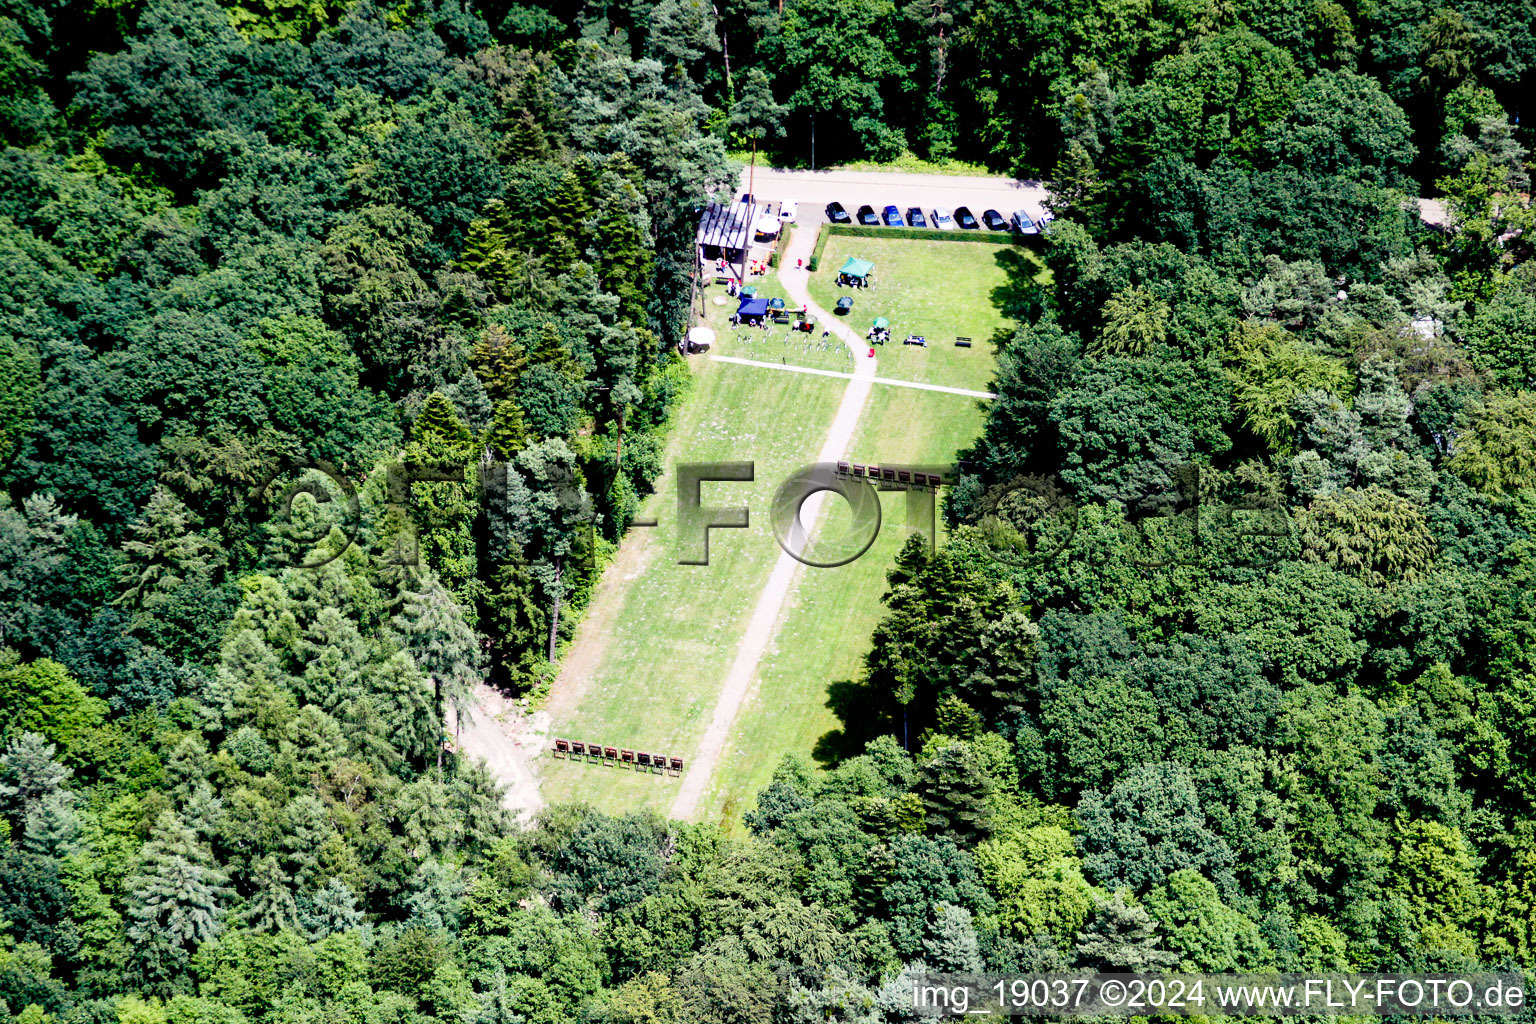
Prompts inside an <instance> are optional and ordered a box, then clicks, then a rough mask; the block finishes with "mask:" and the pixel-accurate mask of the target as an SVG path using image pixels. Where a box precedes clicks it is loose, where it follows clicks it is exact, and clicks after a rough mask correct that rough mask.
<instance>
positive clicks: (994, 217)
mask: <svg viewBox="0 0 1536 1024" xmlns="http://www.w3.org/2000/svg"><path fill="white" fill-rule="evenodd" d="M981 222H982V223H983V224H985V225H986V226H987V230H988V231H1007V230H1008V222H1007V221H1005V220H1003V215H1002V214H1000V213H998V212H997V211H996V210H986V211H984V212H983V213H982V215H981Z"/></svg>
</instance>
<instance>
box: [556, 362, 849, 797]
mask: <svg viewBox="0 0 1536 1024" xmlns="http://www.w3.org/2000/svg"><path fill="white" fill-rule="evenodd" d="M694 370H695V373H696V375H697V379H696V381H695V385H694V388H693V390H692V392H691V393H690V394H689V395H688V397H687V398H686V399H685V403H684V407H683V408H682V409H681V410H680V411H679V414H678V419H677V422H676V424H675V425H674V427H673V434H672V442H671V444H670V446H669V454H668V461H667V467H666V473H665V475H664V476H663V477H662V478H661V480H659V481H658V485H659V487H658V492H657V493H656V494H655V495H653V496H652V497H651V498H650V499H649V500H648V501H647V502H646V503H645V506H644V509H643V511H642V513H641V515H642V518H645V517H649V518H653V519H655V520H657V521H658V523H659V525H658V526H655V527H648V528H637V530H638V529H644V530H649V531H651V532H652V533H653V536H651V537H649V538H639V537H632V538H630V539H629V540H628V541H627V543H633V542H636V541H643V542H644V543H646V544H647V545H648V557H647V558H646V560H645V561H644V563H643V565H642V566H641V568H640V569H639V571H638V572H636V573H635V575H634V578H633V579H632V580H626V581H621V582H622V583H623V585H624V586H623V592H622V595H621V597H620V600H621V602H622V607H621V608H620V609H619V611H618V613H617V615H616V616H614V618H613V620H612V627H611V631H610V634H609V635H608V636H607V637H606V646H605V650H604V652H603V655H602V657H601V659H600V663H599V664H597V665H596V666H595V668H594V669H593V670H592V675H591V678H590V679H588V680H587V681H586V684H585V692H584V695H583V697H582V699H581V701H580V703H579V705H578V706H577V707H576V708H575V709H574V711H573V712H572V713H571V714H570V715H569V716H567V717H563V718H559V719H557V720H555V721H554V722H553V723H552V726H551V733H552V735H554V736H565V737H570V738H573V739H578V740H582V741H583V742H593V741H596V742H600V743H604V744H608V745H612V746H616V747H628V748H631V749H639V750H644V751H647V752H653V753H664V754H669V755H671V754H675V755H677V756H680V757H684V758H691V757H692V756H693V753H694V750H695V749H696V747H697V745H698V741H699V738H700V736H701V735H702V733H703V731H704V729H705V727H706V726H707V725H708V723H709V719H710V716H711V713H712V712H713V710H714V705H715V695H716V690H717V688H718V686H719V685H720V683H721V682H722V681H723V680H724V678H725V674H726V670H727V669H728V668H729V666H730V662H731V660H732V658H733V657H734V656H735V653H736V644H737V641H738V640H739V638H740V636H741V634H742V632H743V631H744V630H745V628H746V623H747V619H748V618H749V617H750V616H751V613H752V609H753V606H754V605H755V603H756V601H757V595H758V592H759V591H760V590H761V589H762V587H763V584H764V582H765V581H766V580H767V577H768V573H769V571H770V569H771V568H772V566H773V563H774V560H775V559H776V558H777V557H778V554H779V546H778V544H777V543H776V542H775V540H774V538H773V534H772V531H771V529H770V527H769V518H768V510H769V504H770V499H771V497H772V494H773V492H774V490H775V489H776V488H777V487H778V485H779V484H780V483H781V482H782V481H783V480H784V478H785V477H786V476H788V474H789V473H790V472H791V471H792V470H794V469H796V468H798V467H800V466H802V465H805V464H807V463H810V462H813V461H815V458H816V455H817V453H818V452H819V450H820V448H821V444H822V441H823V438H824V437H825V435H826V431H827V427H828V425H829V424H830V423H831V421H832V418H833V415H834V414H835V412H836V410H837V405H838V402H839V401H840V400H841V398H842V394H843V388H844V387H845V382H843V381H841V380H836V379H833V378H825V377H811V376H807V375H805V374H795V373H776V372H774V371H771V370H763V369H758V368H755V367H746V366H736V365H732V364H729V363H716V362H711V361H709V360H708V358H707V357H704V358H699V357H695V361H694ZM724 461H752V462H755V463H756V480H755V481H754V482H752V483H705V484H704V485H703V491H702V500H703V503H704V504H706V505H731V506H734V505H745V506H747V507H748V509H749V510H750V512H749V515H750V521H751V525H750V527H749V528H748V529H745V530H711V531H710V544H709V559H710V563H709V565H707V566H700V565H679V564H678V563H677V559H678V545H677V529H676V527H677V516H676V508H677V496H676V490H675V477H674V474H673V467H674V466H675V465H676V464H677V463H679V462H724ZM581 628H583V629H585V628H587V624H583V626H582V627H581ZM540 766H541V767H540V774H541V778H542V790H543V794H544V798H545V799H546V800H547V801H549V802H552V803H554V802H562V801H578V800H579V801H585V802H588V803H591V804H593V805H594V806H596V807H599V808H601V809H604V810H608V811H614V812H618V811H623V810H627V809H630V808H635V807H651V808H654V809H655V810H658V811H660V812H662V813H665V812H666V810H667V808H668V807H669V806H670V804H671V802H672V799H673V798H674V796H675V795H676V792H677V786H678V781H677V780H676V779H673V778H670V777H663V776H660V775H644V774H640V773H636V772H631V771H624V770H620V769H617V768H611V767H606V766H604V765H600V764H589V763H585V762H571V761H563V760H560V759H557V758H552V757H547V756H546V757H544V758H542V759H541V761H540Z"/></svg>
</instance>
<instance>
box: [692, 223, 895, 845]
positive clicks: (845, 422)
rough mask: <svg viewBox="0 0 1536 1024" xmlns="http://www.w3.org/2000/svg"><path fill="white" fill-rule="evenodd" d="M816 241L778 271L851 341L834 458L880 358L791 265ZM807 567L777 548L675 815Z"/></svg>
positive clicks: (794, 240) (702, 776) (811, 504)
mask: <svg viewBox="0 0 1536 1024" xmlns="http://www.w3.org/2000/svg"><path fill="white" fill-rule="evenodd" d="M815 242H816V230H815V228H814V227H813V226H811V225H807V226H805V227H803V228H797V229H796V230H795V233H794V235H793V237H791V239H790V244H789V247H788V248H787V250H786V251H785V257H784V264H783V265H784V266H785V268H786V269H785V270H783V271H780V273H779V280H780V281H782V282H783V283H784V288H785V290H786V291H788V292H789V297H790V298H791V299H792V300H793V301H795V302H799V303H804V304H805V305H806V306H807V308H808V309H809V311H810V313H811V315H812V316H813V317H815V318H816V320H817V321H819V322H820V323H821V324H822V325H823V326H825V327H826V328H827V329H829V330H831V331H832V333H833V334H835V335H837V336H838V337H839V338H840V339H842V341H843V344H845V345H847V346H848V349H849V351H851V352H852V353H853V377H852V379H850V380H849V381H848V387H847V388H846V389H845V390H844V391H843V399H842V402H841V403H840V404H839V405H838V407H837V415H836V416H834V417H833V418H832V425H831V427H830V428H828V430H827V436H826V439H825V440H824V441H823V442H822V445H821V451H820V453H819V454H818V455H817V456H816V460H817V461H818V462H835V461H837V460H838V459H841V458H843V457H844V456H845V455H846V454H847V453H848V450H849V447H850V446H851V445H852V443H853V433H854V430H855V429H857V427H858V425H859V417H860V416H861V415H862V414H863V412H864V405H865V402H866V401H867V400H868V398H869V393H870V390H871V387H872V385H873V383H874V379H875V368H876V361H875V359H874V358H873V357H871V356H870V354H869V352H870V348H869V344H868V342H866V341H865V340H864V339H863V338H860V337H859V336H858V335H857V334H855V333H854V332H853V331H852V330H850V329H849V328H848V327H846V326H844V325H843V324H842V323H841V322H840V321H838V320H837V319H835V318H834V317H833V316H832V315H831V314H830V313H828V312H827V311H826V310H824V309H822V308H821V307H820V306H818V305H816V303H815V302H813V301H812V300H811V296H810V292H809V290H808V289H807V287H806V286H807V280H808V275H807V273H806V272H805V271H804V270H795V269H793V267H794V264H795V261H796V260H797V259H803V260H809V258H810V254H811V249H812V247H813V246H814V245H815ZM825 497H826V495H825V493H820V494H814V495H812V496H811V497H810V498H809V499H808V500H807V501H806V502H805V504H804V505H803V506H802V507H801V510H800V519H801V522H803V523H813V524H814V523H815V522H816V520H817V515H818V513H819V512H820V511H821V504H822V500H823V499H824V498H825ZM804 569H805V567H804V566H803V565H801V564H800V562H798V561H797V560H796V559H795V558H793V557H792V556H791V555H789V554H788V553H787V552H784V551H780V552H779V559H778V561H777V562H775V563H774V565H773V571H772V572H771V573H769V575H768V582H767V583H765V584H764V585H763V589H762V592H761V593H759V594H758V597H757V604H756V605H755V606H754V607H753V609H752V617H751V619H749V620H748V622H747V629H746V632H745V633H743V634H742V637H741V642H740V645H739V646H738V647H737V648H736V657H735V659H734V660H733V661H732V662H731V668H730V671H729V672H727V673H726V676H725V681H724V682H723V683H722V684H721V686H720V695H719V697H718V699H717V700H716V701H715V711H714V715H713V717H712V718H711V719H710V722H709V727H708V728H707V729H706V730H705V731H704V736H703V737H702V738H701V739H700V740H699V746H698V749H697V750H696V751H695V752H694V755H693V758H692V760H690V761H689V763H688V770H687V771H686V772H684V773H683V780H682V785H681V786H680V787H679V789H678V792H677V798H676V799H675V800H674V801H673V802H672V810H671V816H672V817H673V818H683V819H688V818H692V817H693V815H694V813H695V812H696V811H697V810H698V806H699V800H700V799H701V798H702V797H703V796H704V792H705V790H706V789H707V788H708V786H709V781H710V779H711V778H712V777H713V776H714V773H715V766H716V765H717V764H719V762H720V755H721V753H722V752H723V751H724V750H725V744H726V741H727V740H728V739H729V738H730V735H731V727H732V726H733V725H734V724H735V722H736V716H737V715H738V714H739V713H740V711H741V706H742V704H744V703H745V702H746V699H747V696H748V695H749V694H750V693H751V692H752V686H753V684H754V683H756V682H757V666H758V663H759V662H761V661H762V658H763V652H764V651H766V650H767V649H768V643H769V641H771V640H772V639H773V637H774V635H775V634H776V633H777V632H778V629H779V623H780V620H781V619H782V618H783V615H784V612H785V609H786V606H787V604H788V601H789V595H790V594H791V593H793V592H794V585H795V581H796V580H797V579H798V578H799V575H800V573H801V572H802V571H804Z"/></svg>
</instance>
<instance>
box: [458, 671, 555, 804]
mask: <svg viewBox="0 0 1536 1024" xmlns="http://www.w3.org/2000/svg"><path fill="white" fill-rule="evenodd" d="M457 732H458V748H459V752H460V753H461V754H463V755H465V756H467V757H469V758H471V759H472V760H483V761H484V762H485V764H486V767H487V768H489V769H490V771H491V775H492V776H493V777H494V778H495V779H496V781H497V782H499V783H500V784H501V785H503V786H505V787H506V793H505V794H503V796H502V799H501V805H502V806H503V807H505V808H506V809H507V810H509V811H511V812H512V813H513V814H515V815H517V820H518V822H519V824H522V825H527V824H528V823H529V822H530V821H532V820H533V816H534V815H535V814H537V813H538V811H539V808H541V807H543V806H544V798H543V797H542V796H540V795H539V782H538V779H537V778H536V777H535V776H534V773H533V768H532V762H533V759H534V758H536V757H537V756H538V755H539V753H540V751H542V750H543V749H544V743H545V740H546V738H547V737H548V735H549V714H548V713H547V712H543V711H540V712H537V713H535V714H532V715H529V714H527V713H525V712H524V711H523V709H522V708H520V707H518V706H517V704H516V703H514V702H513V701H510V700H508V699H507V698H506V697H504V696H503V695H502V694H500V693H499V692H497V691H496V690H494V689H492V688H491V687H489V686H487V685H486V684H484V683H481V684H480V685H479V687H477V688H476V689H475V710H474V713H473V718H472V719H471V720H469V721H466V722H464V723H463V724H462V726H459V727H458V728H457Z"/></svg>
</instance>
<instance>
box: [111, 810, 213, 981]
mask: <svg viewBox="0 0 1536 1024" xmlns="http://www.w3.org/2000/svg"><path fill="white" fill-rule="evenodd" d="M228 884H229V878H228V876H227V875H226V874H225V873H224V872H223V871H222V870H221V869H220V868H219V867H218V865H217V864H216V863H215V862H214V859H213V856H212V854H211V853H210V852H209V851H208V849H207V848H206V847H205V846H203V845H202V844H201V843H199V842H198V841H197V837H196V836H195V835H194V834H193V832H192V830H191V829H189V828H187V826H186V825H184V824H182V822H181V819H179V818H178V817H177V816H176V815H175V813H174V812H171V811H164V812H162V813H161V815H160V817H159V818H157V819H156V820H155V824H154V828H153V830H152V831H151V832H150V838H149V842H147V843H145V844H144V848H143V850H141V851H140V853H139V859H138V866H137V870H136V872H135V873H134V875H133V876H132V877H130V878H129V879H128V880H127V883H126V885H127V891H128V894H129V898H128V914H127V917H128V922H127V934H128V939H129V941H130V942H131V943H132V944H133V945H132V965H133V968H134V971H135V973H136V975H137V977H138V978H139V982H140V985H141V987H142V988H143V989H144V990H145V991H147V992H151V993H155V994H159V995H171V994H173V993H175V992H176V991H178V990H180V989H181V988H182V987H183V986H184V985H185V972H186V969H187V966H188V964H189V962H190V960H191V956H192V952H193V951H194V950H195V949H196V948H197V947H198V946H199V945H201V944H202V943H203V942H206V941H207V940H209V939H211V938H214V937H216V936H217V935H218V934H219V933H220V931H222V930H223V927H224V925H223V920H222V918H223V913H224V909H225V903H226V899H227V897H228V895H229V888H228Z"/></svg>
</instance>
